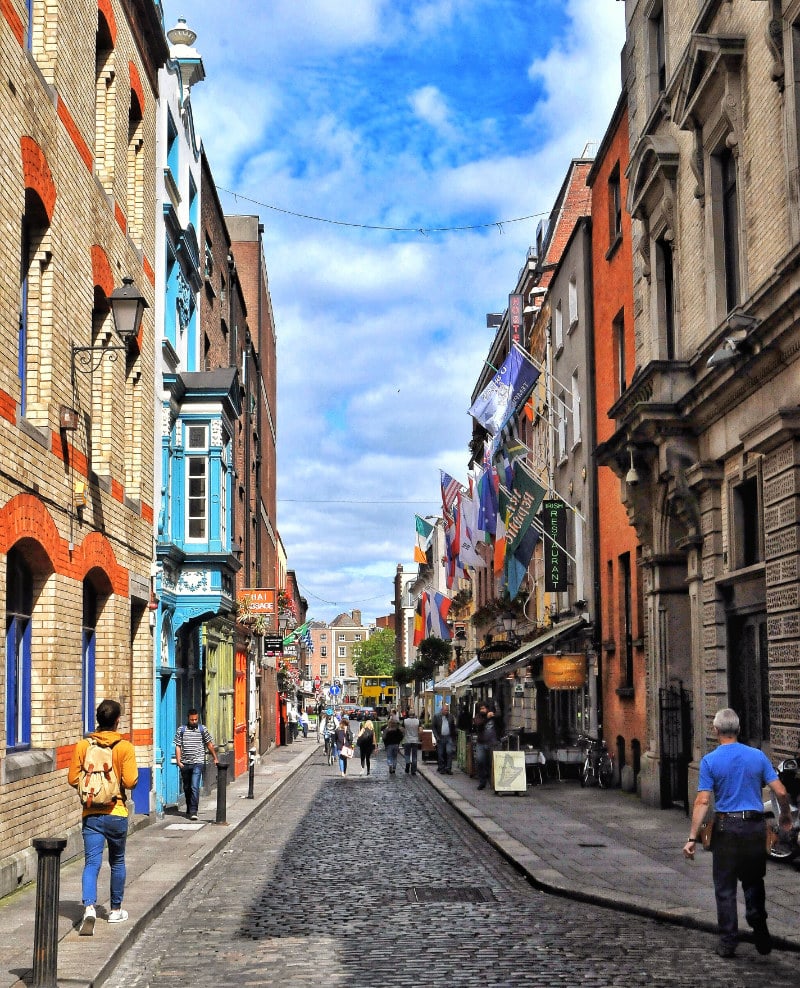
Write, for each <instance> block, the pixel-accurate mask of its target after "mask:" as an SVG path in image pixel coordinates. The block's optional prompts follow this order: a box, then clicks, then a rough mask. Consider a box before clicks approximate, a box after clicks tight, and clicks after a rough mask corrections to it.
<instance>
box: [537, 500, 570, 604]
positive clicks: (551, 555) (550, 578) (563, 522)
mask: <svg viewBox="0 0 800 988" xmlns="http://www.w3.org/2000/svg"><path fill="white" fill-rule="evenodd" d="M542 516H543V517H542V522H543V524H542V527H543V528H544V588H545V590H546V591H548V592H549V593H559V592H562V591H564V590H566V589H567V554H566V553H565V552H564V548H563V547H564V546H565V545H566V543H567V506H566V504H564V502H563V501H544V502H542Z"/></svg>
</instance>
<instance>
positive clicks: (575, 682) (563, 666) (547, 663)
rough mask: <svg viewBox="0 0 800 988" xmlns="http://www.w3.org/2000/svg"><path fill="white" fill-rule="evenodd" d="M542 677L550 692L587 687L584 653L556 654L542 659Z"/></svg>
mask: <svg viewBox="0 0 800 988" xmlns="http://www.w3.org/2000/svg"><path fill="white" fill-rule="evenodd" d="M542 676H543V678H544V685H545V686H546V687H547V688H548V689H549V690H576V689H579V688H580V687H581V686H585V685H586V656H585V654H584V653H583V652H555V653H553V654H551V655H544V656H543V657H542Z"/></svg>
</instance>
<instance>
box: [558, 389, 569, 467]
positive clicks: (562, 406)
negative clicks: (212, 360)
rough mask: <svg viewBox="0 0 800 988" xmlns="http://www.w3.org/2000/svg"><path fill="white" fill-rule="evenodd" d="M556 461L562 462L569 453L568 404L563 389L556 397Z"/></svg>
mask: <svg viewBox="0 0 800 988" xmlns="http://www.w3.org/2000/svg"><path fill="white" fill-rule="evenodd" d="M556 408H557V411H556V440H557V443H558V446H557V449H556V461H557V462H560V461H561V460H563V459H565V458H566V455H567V404H566V402H565V400H564V392H563V391H562V392H561V393H560V394H559V395H558V398H557V399H556Z"/></svg>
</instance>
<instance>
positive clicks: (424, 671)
mask: <svg viewBox="0 0 800 988" xmlns="http://www.w3.org/2000/svg"><path fill="white" fill-rule="evenodd" d="M452 654H453V650H452V648H451V646H450V642H449V641H445V640H444V639H443V638H436V637H435V636H433V635H432V636H431V637H430V638H425V639H424V640H423V641H421V642H420V643H419V646H418V648H417V661H416V662H415V663H414V666H415V668H416V667H419V671H420V678H424V679H428V678H430V677H431V676H432V675H433V671H434V669H436V668H437V666H440V665H443V664H446V663H448V662H449V661H450V659H451V657H452Z"/></svg>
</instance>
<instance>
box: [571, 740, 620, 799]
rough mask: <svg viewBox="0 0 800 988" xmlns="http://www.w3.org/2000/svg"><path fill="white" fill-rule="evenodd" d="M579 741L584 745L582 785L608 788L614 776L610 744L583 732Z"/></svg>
mask: <svg viewBox="0 0 800 988" xmlns="http://www.w3.org/2000/svg"><path fill="white" fill-rule="evenodd" d="M578 743H579V744H580V745H582V747H583V766H582V768H581V786H582V787H585V786H599V787H600V788H601V789H608V788H609V786H610V785H611V782H612V780H613V778H614V762H613V761H612V760H611V755H610V754H609V752H608V745H607V744H606V743H605V741H601V740H600V739H599V738H593V737H591V736H590V735H589V734H581V735H580V737H579V738H578Z"/></svg>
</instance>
